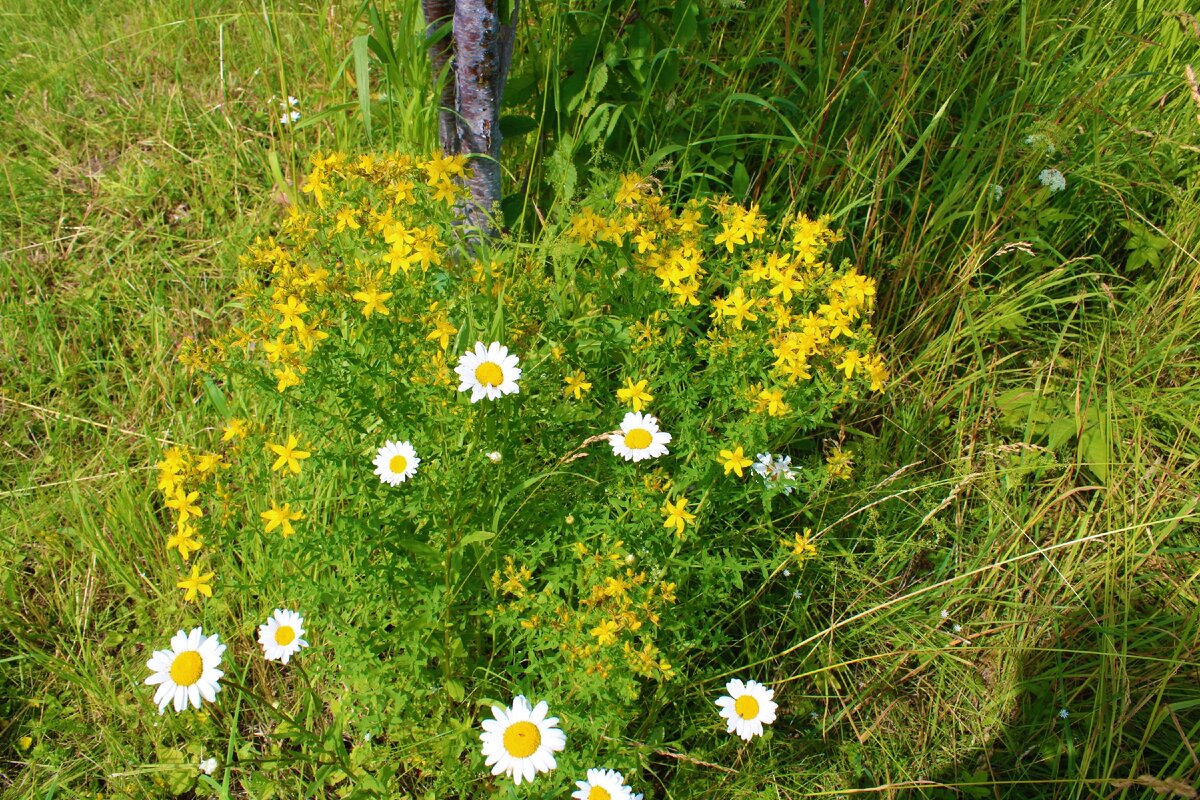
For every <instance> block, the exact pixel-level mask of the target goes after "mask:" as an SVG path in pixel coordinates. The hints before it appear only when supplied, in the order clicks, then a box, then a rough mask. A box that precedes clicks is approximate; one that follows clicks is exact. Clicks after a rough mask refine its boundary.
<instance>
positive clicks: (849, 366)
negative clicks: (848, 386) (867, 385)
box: [838, 350, 866, 380]
mask: <svg viewBox="0 0 1200 800" xmlns="http://www.w3.org/2000/svg"><path fill="white" fill-rule="evenodd" d="M863 366H866V361H865V360H864V359H863V357H862V356H861V355H859V352H858V351H857V350H847V351H846V357H845V358H844V359H842V363H840V364H838V369H840V370H842V371H844V372H845V373H846V380H850V379H851V378H853V377H854V370H856V369H858V368H859V367H863Z"/></svg>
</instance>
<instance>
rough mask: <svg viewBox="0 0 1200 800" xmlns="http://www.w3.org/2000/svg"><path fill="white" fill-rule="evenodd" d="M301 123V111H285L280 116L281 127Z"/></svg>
mask: <svg viewBox="0 0 1200 800" xmlns="http://www.w3.org/2000/svg"><path fill="white" fill-rule="evenodd" d="M299 121H300V112H299V111H285V112H283V114H281V115H280V116H279V124H280V125H291V124H292V123H293V122H299Z"/></svg>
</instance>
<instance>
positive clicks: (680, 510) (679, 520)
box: [662, 497, 696, 536]
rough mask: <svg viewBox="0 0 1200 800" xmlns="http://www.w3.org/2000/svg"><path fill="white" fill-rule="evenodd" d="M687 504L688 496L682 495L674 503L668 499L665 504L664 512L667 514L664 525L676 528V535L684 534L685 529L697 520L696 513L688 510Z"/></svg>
mask: <svg viewBox="0 0 1200 800" xmlns="http://www.w3.org/2000/svg"><path fill="white" fill-rule="evenodd" d="M687 504H688V500H687V498H686V497H681V498H679V499H678V500H676V501H675V502H674V503H672V502H671V501H670V500H668V501H667V502H666V503H665V504H664V505H663V509H662V510H663V513H664V514H666V515H667V518H666V520H665V521H664V522H663V527H664V528H674V529H675V535H676V536H683V529H684V528H685V527H686V526H687V525H689V524H691V523H693V522H695V521H696V515H695V514H693V513H691V512H690V511H688V510H687Z"/></svg>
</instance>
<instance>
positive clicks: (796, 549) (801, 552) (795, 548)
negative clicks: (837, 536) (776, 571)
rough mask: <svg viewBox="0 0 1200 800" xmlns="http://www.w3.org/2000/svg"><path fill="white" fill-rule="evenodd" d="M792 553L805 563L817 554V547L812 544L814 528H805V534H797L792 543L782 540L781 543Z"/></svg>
mask: <svg viewBox="0 0 1200 800" xmlns="http://www.w3.org/2000/svg"><path fill="white" fill-rule="evenodd" d="M779 543H780V544H781V545H783V546H784V547H786V548H788V549H789V550H791V551H792V555H793V556H795V557H796V558H797V559H799V560H801V561H803V560H804V559H806V558H810V557H811V556H815V555H816V554H817V547H816V545H814V544H813V543H812V528H805V529H804V532H803V533H797V534H795V538H793V539H792V541H790V542H789V541H788V540H787V539H782V540H780V542H779Z"/></svg>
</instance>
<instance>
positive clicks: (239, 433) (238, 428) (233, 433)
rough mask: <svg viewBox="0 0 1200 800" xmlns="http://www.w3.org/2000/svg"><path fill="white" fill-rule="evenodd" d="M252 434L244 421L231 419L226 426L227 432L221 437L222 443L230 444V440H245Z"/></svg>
mask: <svg viewBox="0 0 1200 800" xmlns="http://www.w3.org/2000/svg"><path fill="white" fill-rule="evenodd" d="M249 433H250V429H249V428H248V427H247V426H246V420H244V419H236V418H235V419H231V420H229V422H228V423H226V425H225V432H224V433H223V434H222V435H221V441H222V442H228V441H229V440H230V439H235V438H236V439H245V438H246V436H248V435H249Z"/></svg>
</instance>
